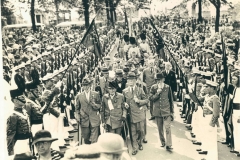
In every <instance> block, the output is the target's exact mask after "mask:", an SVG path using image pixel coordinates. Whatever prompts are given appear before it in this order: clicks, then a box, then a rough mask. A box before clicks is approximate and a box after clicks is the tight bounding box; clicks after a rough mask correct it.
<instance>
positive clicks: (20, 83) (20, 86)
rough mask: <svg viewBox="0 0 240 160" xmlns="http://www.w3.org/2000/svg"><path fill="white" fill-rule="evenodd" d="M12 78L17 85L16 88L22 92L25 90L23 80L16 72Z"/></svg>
mask: <svg viewBox="0 0 240 160" xmlns="http://www.w3.org/2000/svg"><path fill="white" fill-rule="evenodd" d="M14 80H15V83H16V85H17V86H18V89H19V90H20V91H23V92H24V91H25V80H24V78H23V77H22V76H21V75H19V74H18V73H17V74H16V75H15V76H14Z"/></svg>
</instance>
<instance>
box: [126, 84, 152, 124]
mask: <svg viewBox="0 0 240 160" xmlns="http://www.w3.org/2000/svg"><path fill="white" fill-rule="evenodd" d="M123 95H124V97H125V101H126V103H127V104H128V105H129V107H130V109H131V113H130V114H131V121H132V123H137V122H141V121H143V120H144V119H145V112H144V110H143V109H142V108H141V107H142V106H144V105H147V104H148V99H147V96H146V95H145V93H144V91H143V89H142V88H140V87H137V86H135V88H134V91H133V94H132V93H131V91H130V87H128V88H126V89H124V90H123ZM134 96H136V97H137V98H138V99H139V100H140V102H139V103H136V102H135V101H134V100H133V98H134Z"/></svg>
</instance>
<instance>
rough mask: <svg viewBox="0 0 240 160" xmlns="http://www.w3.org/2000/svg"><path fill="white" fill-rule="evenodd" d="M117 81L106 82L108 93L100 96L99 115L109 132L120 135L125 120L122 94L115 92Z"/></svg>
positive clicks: (125, 112)
mask: <svg viewBox="0 0 240 160" xmlns="http://www.w3.org/2000/svg"><path fill="white" fill-rule="evenodd" d="M116 90H117V83H116V82H115V81H111V82H109V83H108V93H107V94H105V95H104V96H103V98H102V108H101V113H102V114H101V117H102V123H103V125H104V128H105V129H106V130H107V131H108V132H111V133H116V134H119V135H121V131H122V127H123V125H124V122H125V120H126V115H127V111H126V108H125V100H124V96H123V95H122V94H121V93H117V92H116Z"/></svg>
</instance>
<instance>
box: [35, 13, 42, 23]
mask: <svg viewBox="0 0 240 160" xmlns="http://www.w3.org/2000/svg"><path fill="white" fill-rule="evenodd" d="M36 21H37V23H41V15H36Z"/></svg>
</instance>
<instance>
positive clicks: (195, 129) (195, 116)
mask: <svg viewBox="0 0 240 160" xmlns="http://www.w3.org/2000/svg"><path fill="white" fill-rule="evenodd" d="M195 105H197V104H195ZM199 109H200V108H199ZM198 114H199V111H198V110H197V111H196V112H193V113H192V124H191V125H192V127H193V129H192V133H194V134H195V135H197V133H198V128H199V116H198Z"/></svg>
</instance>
